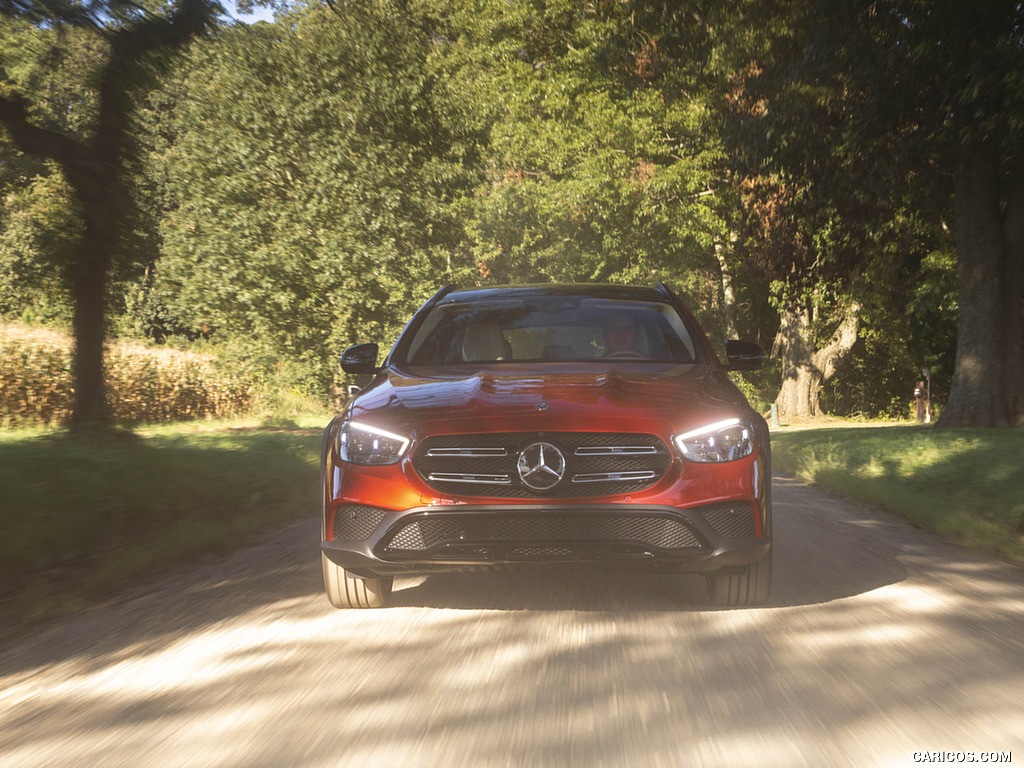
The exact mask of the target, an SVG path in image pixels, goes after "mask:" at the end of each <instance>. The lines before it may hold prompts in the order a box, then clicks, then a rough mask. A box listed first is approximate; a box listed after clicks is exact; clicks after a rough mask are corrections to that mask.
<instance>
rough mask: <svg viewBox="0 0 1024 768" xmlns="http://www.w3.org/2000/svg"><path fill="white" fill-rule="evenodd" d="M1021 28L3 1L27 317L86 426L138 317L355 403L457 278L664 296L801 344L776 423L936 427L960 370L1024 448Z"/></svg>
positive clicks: (6, 168)
mask: <svg viewBox="0 0 1024 768" xmlns="http://www.w3.org/2000/svg"><path fill="white" fill-rule="evenodd" d="M1022 13H1024V12H1022V10H1021V7H1020V4H1019V3H1016V2H1012V1H1011V0H982V2H980V3H974V4H967V5H964V4H962V3H957V2H954V1H953V0H941V1H940V2H937V3H936V2H929V3H924V2H920V0H890V1H889V2H883V3H879V2H874V1H872V2H867V0H863V1H862V2H853V3H848V2H835V1H834V0H771V2H754V1H753V0H730V1H729V2H726V3H722V2H710V0H708V1H707V2H696V3H689V4H686V6H685V7H682V6H680V5H679V4H677V3H670V2H667V1H663V2H639V0H635V1H633V0H630V1H628V2H619V1H618V0H615V1H614V2H613V1H612V0H598V1H597V2H590V3H579V2H576V1H575V0H532V2H529V3H508V2H505V1H504V0H475V1H474V2H471V3H465V2H461V1H458V0H367V1H366V2H360V3H342V2H332V3H327V4H322V3H319V2H309V3H296V4H291V5H283V4H282V5H279V6H278V10H277V14H276V16H275V19H274V21H273V22H260V23H257V24H254V25H243V24H230V23H227V20H226V19H225V18H224V17H223V16H221V15H219V14H220V8H219V6H216V5H215V4H211V3H209V2H207V1H206V0H177V2H173V3H170V4H167V5H159V4H152V5H150V4H147V3H131V2H121V1H120V0H116V1H111V0H106V1H105V2H93V3H89V2H85V3H83V2H70V1H67V0H59V1H58V0H46V1H45V2H28V1H27V0H0V24H2V25H3V30H4V35H3V42H2V44H0V124H2V125H3V127H4V130H3V132H0V212H2V216H3V218H2V219H0V313H2V314H4V315H12V314H14V315H17V314H25V313H28V314H29V315H31V316H33V317H35V318H37V319H40V320H44V321H50V322H60V321H61V320H62V319H63V318H68V317H69V318H71V322H72V324H73V327H74V330H75V333H76V336H77V339H78V353H77V357H76V359H77V365H78V379H79V386H78V388H77V392H78V396H79V398H80V402H79V407H78V408H77V410H76V419H80V420H81V421H82V422H83V423H84V422H87V421H91V420H102V419H103V418H104V409H103V402H104V401H103V388H102V367H101V366H102V344H103V338H104V335H105V334H106V333H107V332H108V330H110V329H111V328H112V329H114V330H115V331H117V332H119V333H129V334H137V335H147V336H149V337H150V338H152V339H154V340H156V341H164V340H166V339H167V338H168V337H170V336H173V335H175V334H177V335H179V336H180V337H183V338H189V339H200V338H202V339H206V340H208V341H209V342H212V343H216V344H220V345H222V346H223V347H225V348H231V349H232V350H233V352H232V354H236V355H238V356H239V357H240V358H243V359H246V360H248V361H249V363H250V364H253V365H255V366H257V367H258V368H261V369H263V370H266V371H271V370H282V369H287V370H288V371H289V373H288V375H287V376H286V379H287V382H288V384H289V386H293V387H297V388H301V389H302V390H303V391H304V392H307V393H321V394H323V395H325V396H326V395H327V394H328V393H329V392H330V391H332V388H333V389H336V388H337V387H338V385H339V384H340V383H341V379H340V372H339V371H338V369H337V366H336V364H335V360H336V357H335V355H336V353H337V352H338V351H340V350H341V349H342V348H343V347H345V346H347V345H348V344H350V343H355V342H358V341H366V340H377V341H382V342H386V341H388V340H389V339H391V338H393V337H394V335H395V334H396V333H397V330H398V328H399V326H400V324H401V323H402V322H403V321H404V319H405V318H407V317H408V315H409V314H410V312H411V311H412V309H413V308H414V307H415V306H416V305H417V304H418V303H420V302H421V301H422V300H423V299H424V298H426V297H427V296H428V295H430V294H431V293H433V292H434V290H436V288H437V287H439V286H440V285H442V284H444V283H456V284H463V285H465V284H474V283H499V282H526V281H549V280H568V281H613V282H650V281H652V280H663V281H666V282H668V283H669V284H671V285H672V286H673V287H675V288H676V289H677V290H680V291H681V292H682V293H684V294H685V295H686V296H687V297H688V299H689V301H690V303H691V304H692V305H693V306H694V308H695V309H696V311H697V312H698V314H699V315H700V316H701V319H702V321H703V322H704V323H705V325H706V326H708V327H709V328H710V329H711V331H712V335H713V336H715V337H716V338H724V337H725V336H726V335H733V334H743V335H745V336H750V337H753V338H755V339H757V340H759V341H760V342H761V343H762V344H764V345H765V346H770V347H774V349H775V351H776V353H777V362H776V363H775V364H774V365H773V366H769V368H768V369H767V370H766V372H765V373H764V374H762V375H761V376H760V378H758V377H756V376H755V377H752V378H751V379H750V381H749V382H748V383H747V384H745V386H747V387H748V391H750V392H751V393H752V394H755V395H756V397H757V398H758V399H759V401H760V402H761V403H762V404H763V405H766V404H767V403H768V402H770V401H771V400H776V401H777V402H779V403H780V404H782V405H783V406H784V407H785V408H786V409H791V410H793V412H794V414H796V413H807V414H811V413H814V412H821V411H823V410H830V411H832V412H853V411H857V412H864V413H874V414H879V413H886V414H890V415H899V414H905V413H906V411H907V407H908V400H909V398H910V394H911V392H912V389H913V384H914V381H915V380H916V379H917V378H918V377H919V376H920V375H921V373H920V371H921V368H922V367H927V368H929V369H931V370H932V371H933V373H934V375H935V377H936V379H935V380H936V384H937V387H936V391H937V392H939V393H940V398H942V397H944V394H945V392H946V391H948V393H949V399H948V402H946V403H944V412H943V423H945V424H951V425H956V424H991V425H1007V424H1020V423H1021V422H1022V421H1024V352H1022V344H1024V340H1022V335H1024V333H1022V319H1021V316H1022V290H1024V289H1022V285H1024V279H1022V278H1024V274H1022V269H1024V266H1022V264H1024V173H1022V170H1024V162H1022V160H1024V156H1022V155H1021V151H1020V149H1019V147H1020V146H1021V135H1020V133H1021V130H1022V128H1021V126H1022V125H1024V119H1022V117H1024V80H1022V78H1021V77H1020V75H1019V73H1020V72H1021V71H1024V66H1022V65H1024V62H1022V61H1021V57H1022V55H1024V53H1022V52H1024V45H1022V43H1024V40H1022V39H1021V36H1022V29H1024V19H1022V18H1021V15H1022ZM171 52H175V53H176V54H180V55H175V56H173V57H172V56H169V55H168V54H169V53H171ZM108 321H110V322H108ZM772 377H775V378H772Z"/></svg>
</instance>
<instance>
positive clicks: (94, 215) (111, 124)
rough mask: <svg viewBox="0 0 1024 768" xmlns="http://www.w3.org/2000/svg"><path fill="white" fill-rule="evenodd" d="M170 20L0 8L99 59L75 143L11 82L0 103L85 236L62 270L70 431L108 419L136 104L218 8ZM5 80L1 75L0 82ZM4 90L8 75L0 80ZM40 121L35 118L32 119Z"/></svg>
mask: <svg viewBox="0 0 1024 768" xmlns="http://www.w3.org/2000/svg"><path fill="white" fill-rule="evenodd" d="M172 9H173V10H172V12H171V13H170V14H169V15H163V14H160V13H155V12H151V11H149V10H147V9H145V8H144V7H142V6H138V5H135V4H134V3H126V2H122V1H121V0H109V1H106V2H104V1H102V0H98V1H97V2H93V3H89V4H84V5H83V4H79V3H76V2H71V1H70V0H69V1H67V2H36V1H35V0H0V14H3V15H4V16H6V17H13V18H18V19H23V20H25V21H28V22H30V23H32V24H35V25H38V26H39V27H40V28H52V29H55V30H65V29H66V30H87V31H89V32H90V33H92V34H94V35H96V36H98V37H99V38H100V39H101V40H102V44H103V45H104V47H105V48H106V57H105V59H104V60H103V62H102V63H101V64H100V66H99V67H98V69H97V71H95V72H91V73H89V75H90V76H91V77H93V78H95V80H94V82H95V83H96V85H95V94H96V96H95V97H96V114H95V119H94V120H92V121H91V125H90V126H89V127H88V129H87V130H85V131H84V134H85V135H84V136H82V137H76V136H73V135H69V133H67V132H65V131H64V130H62V128H61V126H60V125H54V124H53V123H52V121H47V120H46V118H45V110H37V109H35V105H33V104H32V103H31V101H30V99H29V97H28V95H27V94H25V93H22V92H19V91H18V90H17V89H16V88H12V87H11V86H10V84H9V82H8V84H7V86H6V87H5V88H4V91H3V93H0V123H2V124H3V126H4V127H5V128H6V130H7V133H8V135H9V136H10V138H11V139H12V141H13V142H14V143H15V145H16V146H17V147H18V148H19V149H20V150H21V151H22V152H24V153H26V154H30V155H34V156H37V157H40V158H45V159H48V160H52V161H53V162H55V163H57V164H58V165H59V166H60V168H61V171H62V173H63V175H64V177H65V179H66V180H67V183H68V185H69V187H70V188H71V190H72V194H73V196H74V199H75V207H76V210H77V212H78V214H79V217H80V218H81V222H82V233H81V236H80V237H79V238H78V241H77V243H76V246H75V247H74V249H73V250H72V254H73V255H71V256H70V257H69V258H68V259H67V260H66V261H63V262H62V263H61V264H60V269H61V272H62V274H63V277H64V280H65V282H66V283H67V284H68V286H69V288H70V292H71V296H72V299H73V302H74V318H73V327H74V334H75V362H74V379H75V404H74V410H73V415H72V419H71V426H72V428H73V429H75V430H79V431H82V430H93V429H96V430H104V429H106V428H107V427H108V426H109V423H110V416H109V412H108V409H107V403H106V388H105V384H104V377H103V348H104V343H105V339H106V308H107V298H108V289H109V283H110V272H111V268H112V265H113V264H114V260H115V258H116V257H117V256H118V254H119V246H120V243H121V240H122V235H123V223H124V214H123V211H124V210H125V209H126V207H128V206H127V199H128V195H127V193H126V190H125V185H124V183H123V176H122V173H123V168H124V161H125V157H126V155H127V153H128V152H129V151H130V147H131V144H130V140H131V136H130V134H129V126H130V114H131V110H132V106H133V96H134V94H136V93H137V92H138V91H139V89H140V88H142V87H143V86H144V85H145V84H146V82H147V79H148V77H149V76H150V74H151V72H152V69H153V67H154V66H155V65H156V64H157V63H158V60H159V58H160V56H161V55H163V54H166V53H167V52H169V51H173V50H176V49H178V48H180V47H181V46H182V45H184V44H185V43H186V42H187V41H188V40H189V39H191V38H192V37H194V36H195V35H197V34H199V33H200V32H202V31H203V30H204V29H205V28H206V27H208V26H209V25H210V24H211V23H212V21H213V19H214V15H215V13H216V11H217V10H218V9H219V6H217V5H216V4H214V3H212V2H209V0H178V2H177V3H176V4H174V5H173V6H172ZM0 74H2V73H0ZM3 79H4V81H7V80H8V79H7V77H6V75H3ZM40 111H42V113H43V114H42V116H41V117H37V113H38V112H40Z"/></svg>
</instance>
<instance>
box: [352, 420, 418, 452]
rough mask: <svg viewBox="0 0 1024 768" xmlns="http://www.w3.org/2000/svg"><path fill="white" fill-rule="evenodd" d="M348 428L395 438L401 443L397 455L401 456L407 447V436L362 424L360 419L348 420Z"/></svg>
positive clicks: (391, 438)
mask: <svg viewBox="0 0 1024 768" xmlns="http://www.w3.org/2000/svg"><path fill="white" fill-rule="evenodd" d="M348 427H349V429H358V430H362V431H363V432H369V433H370V434H371V435H380V436H381V437H386V438H388V439H390V440H397V441H398V442H400V443H401V444H402V447H401V448H399V449H398V455H399V456H401V455H403V454H404V453H405V449H406V448H408V447H409V438H407V437H403V436H402V435H396V434H395V433H394V432H388V431H387V430H385V429H381V428H380V427H371V426H370V425H369V424H363V423H362V422H361V421H350V422H349V423H348Z"/></svg>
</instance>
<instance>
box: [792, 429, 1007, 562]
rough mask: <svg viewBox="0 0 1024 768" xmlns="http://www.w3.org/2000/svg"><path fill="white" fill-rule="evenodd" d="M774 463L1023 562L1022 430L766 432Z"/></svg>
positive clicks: (974, 546) (955, 538)
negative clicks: (770, 434)
mask: <svg viewBox="0 0 1024 768" xmlns="http://www.w3.org/2000/svg"><path fill="white" fill-rule="evenodd" d="M772 457H773V461H774V462H775V465H776V467H777V468H779V469H782V470H783V471H787V472H790V473H792V474H795V475H797V476H798V477H801V478H803V479H806V480H810V481H812V482H814V483H816V484H818V485H820V486H822V487H825V488H830V489H832V490H835V491H839V492H840V493H842V494H843V495H845V496H847V497H849V498H852V499H856V500H859V501H864V502H868V503H870V504H874V505H877V506H879V507H883V508H884V509H886V510H888V511H889V512H891V513H893V514H896V515H898V516H900V517H903V518H905V519H907V520H909V521H910V522H912V523H914V524H915V525H918V526H920V527H922V528H927V529H929V530H931V531H934V532H936V533H939V534H941V535H942V536H944V537H946V538H948V539H950V540H952V541H954V542H957V543H959V544H963V545H965V546H967V547H970V548H971V549H974V550H975V551H978V552H981V553H983V554H988V555H996V556H999V557H1002V558H1006V559H1008V560H1011V561H1013V562H1016V563H1018V564H1024V431H1022V430H1020V429H986V430H982V429H944V430H937V429H934V428H931V427H917V426H895V425H894V426H878V427H857V428H817V429H805V430H800V431H792V432H788V431H782V432H775V433H773V434H772Z"/></svg>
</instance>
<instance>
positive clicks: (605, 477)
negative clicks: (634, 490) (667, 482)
mask: <svg viewBox="0 0 1024 768" xmlns="http://www.w3.org/2000/svg"><path fill="white" fill-rule="evenodd" d="M655 477H657V475H655V474H654V473H653V472H650V471H640V472H595V473H593V474H589V475H574V476H573V478H572V481H573V482H574V483H612V482H616V481H618V482H622V481H632V480H652V479H654V478H655Z"/></svg>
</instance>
